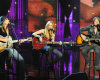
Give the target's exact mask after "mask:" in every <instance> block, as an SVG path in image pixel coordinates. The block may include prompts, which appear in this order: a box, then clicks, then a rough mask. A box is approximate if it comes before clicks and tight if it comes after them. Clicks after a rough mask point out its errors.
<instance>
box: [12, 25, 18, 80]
mask: <svg viewBox="0 0 100 80" xmlns="http://www.w3.org/2000/svg"><path fill="white" fill-rule="evenodd" d="M12 29H13V31H14V34H15V37H16V39H17V40H18V43H17V44H18V50H19V45H20V41H19V38H18V36H17V34H16V32H15V28H14V27H13V25H12ZM13 54H14V49H13ZM17 59H18V61H17V67H16V68H17V69H19V67H18V65H19V53H18V55H17ZM17 75H18V72H17ZM17 77H18V76H17ZM18 79H19V78H18Z"/></svg>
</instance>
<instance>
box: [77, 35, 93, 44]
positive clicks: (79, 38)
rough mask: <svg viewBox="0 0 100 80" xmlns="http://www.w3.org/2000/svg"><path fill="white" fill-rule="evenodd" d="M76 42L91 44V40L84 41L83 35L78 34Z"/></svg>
mask: <svg viewBox="0 0 100 80" xmlns="http://www.w3.org/2000/svg"><path fill="white" fill-rule="evenodd" d="M76 44H77V45H84V44H88V45H91V42H90V41H88V42H87V41H84V40H83V39H82V37H81V35H80V34H78V35H77V37H76Z"/></svg>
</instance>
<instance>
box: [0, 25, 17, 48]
mask: <svg viewBox="0 0 100 80" xmlns="http://www.w3.org/2000/svg"><path fill="white" fill-rule="evenodd" d="M8 29H9V36H11V37H12V40H15V37H14V34H13V32H12V29H11V28H9V27H8ZM3 30H4V31H3ZM3 30H2V26H0V35H1V36H3V37H6V36H7V33H6V31H5V29H3ZM13 47H14V48H17V47H18V44H14V45H13Z"/></svg>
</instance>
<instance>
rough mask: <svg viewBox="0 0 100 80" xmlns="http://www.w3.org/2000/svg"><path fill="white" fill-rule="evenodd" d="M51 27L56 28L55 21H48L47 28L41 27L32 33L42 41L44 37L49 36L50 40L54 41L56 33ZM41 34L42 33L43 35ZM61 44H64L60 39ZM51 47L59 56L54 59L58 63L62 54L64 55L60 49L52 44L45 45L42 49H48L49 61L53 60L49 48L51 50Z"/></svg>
mask: <svg viewBox="0 0 100 80" xmlns="http://www.w3.org/2000/svg"><path fill="white" fill-rule="evenodd" d="M51 29H53V30H54V23H53V21H48V22H47V23H46V25H45V29H41V30H39V31H37V32H34V33H33V34H32V35H33V36H34V37H38V38H39V41H40V42H42V38H48V39H49V41H50V42H54V39H55V34H54V33H53V31H52V30H51ZM39 34H41V36H40V35H39ZM61 44H62V42H61V41H60V42H59V45H61ZM51 49H52V51H53V53H54V54H56V55H57V57H56V58H55V59H54V60H53V62H54V63H56V62H57V61H58V60H59V59H61V58H62V56H63V55H62V53H61V52H60V51H58V50H57V49H54V48H52V47H50V46H44V47H42V48H41V50H44V51H48V60H49V62H51V61H50V52H49V50H51Z"/></svg>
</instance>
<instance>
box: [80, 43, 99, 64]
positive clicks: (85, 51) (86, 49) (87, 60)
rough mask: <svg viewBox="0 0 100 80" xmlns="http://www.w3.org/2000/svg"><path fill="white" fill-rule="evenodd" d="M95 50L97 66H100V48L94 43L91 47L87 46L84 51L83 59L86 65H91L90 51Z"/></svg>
mask: <svg viewBox="0 0 100 80" xmlns="http://www.w3.org/2000/svg"><path fill="white" fill-rule="evenodd" d="M91 49H94V51H95V66H97V65H99V57H100V46H99V45H97V44H94V43H92V44H91V45H90V46H89V45H85V46H84V47H83V49H82V54H83V57H84V58H85V61H86V63H89V62H90V61H89V56H88V51H89V50H91Z"/></svg>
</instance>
